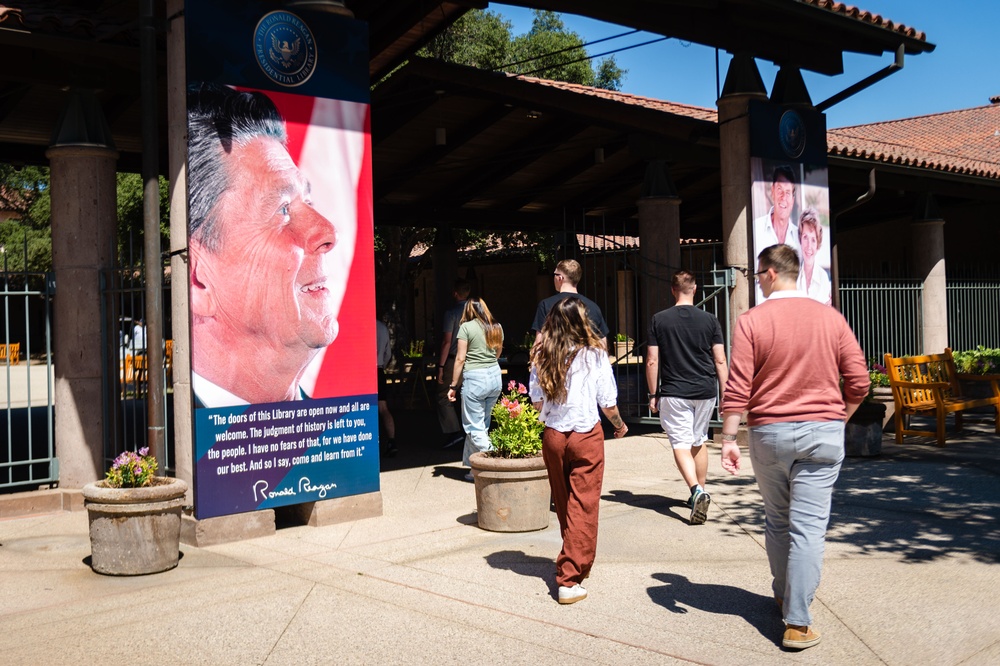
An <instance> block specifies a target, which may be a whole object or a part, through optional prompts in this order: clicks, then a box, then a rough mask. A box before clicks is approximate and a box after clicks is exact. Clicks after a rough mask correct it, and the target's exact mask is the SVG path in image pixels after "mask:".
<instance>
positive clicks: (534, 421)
mask: <svg viewBox="0 0 1000 666" xmlns="http://www.w3.org/2000/svg"><path fill="white" fill-rule="evenodd" d="M491 415H492V417H493V425H494V428H493V430H491V431H490V443H491V444H492V445H493V450H492V451H491V452H490V453H489V455H490V456H491V457H493V458H530V457H532V456H536V455H538V452H539V451H541V450H542V430H544V429H545V425H544V424H543V423H542V422H541V421H539V420H538V410H537V409H535V407H534V406H533V405H532V404H531V400H530V398H528V389H527V388H525V386H524V384H519V383H517V382H516V381H514V380H513V379H512V380H511V381H510V383H509V384H507V394H506V395H503V396H501V397H500V400H499V401H498V402H497V404H496V405H494V406H493V411H492V412H491Z"/></svg>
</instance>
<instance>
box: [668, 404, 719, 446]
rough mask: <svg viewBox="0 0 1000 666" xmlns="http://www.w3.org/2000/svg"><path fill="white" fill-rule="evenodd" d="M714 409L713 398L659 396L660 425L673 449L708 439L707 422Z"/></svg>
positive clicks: (698, 444)
mask: <svg viewBox="0 0 1000 666" xmlns="http://www.w3.org/2000/svg"><path fill="white" fill-rule="evenodd" d="M713 410H715V398H708V399H707V400H688V399H687V398H660V426H662V427H663V432H665V433H667V437H668V438H669V439H670V446H671V447H672V448H675V449H690V448H691V447H694V446H701V445H702V444H704V443H705V442H706V441H708V422H709V421H711V420H712V411H713Z"/></svg>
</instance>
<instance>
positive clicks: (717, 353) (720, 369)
mask: <svg viewBox="0 0 1000 666" xmlns="http://www.w3.org/2000/svg"><path fill="white" fill-rule="evenodd" d="M712 360H713V361H715V375H716V376H717V377H718V378H719V404H720V405H721V404H722V398H723V397H725V394H726V382H727V381H729V364H728V363H726V348H725V347H723V346H722V345H712Z"/></svg>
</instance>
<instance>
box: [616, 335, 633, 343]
mask: <svg viewBox="0 0 1000 666" xmlns="http://www.w3.org/2000/svg"><path fill="white" fill-rule="evenodd" d="M615 342H635V340H633V339H632V338H630V337H628V336H627V335H626V334H624V333H615Z"/></svg>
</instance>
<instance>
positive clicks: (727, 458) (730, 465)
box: [722, 442, 740, 474]
mask: <svg viewBox="0 0 1000 666" xmlns="http://www.w3.org/2000/svg"><path fill="white" fill-rule="evenodd" d="M722 469H724V470H726V471H727V472H729V473H730V474H736V473H737V472H739V471H740V446H739V444H737V443H736V442H723V443H722Z"/></svg>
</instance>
